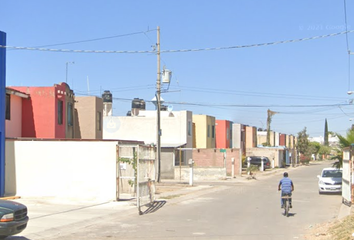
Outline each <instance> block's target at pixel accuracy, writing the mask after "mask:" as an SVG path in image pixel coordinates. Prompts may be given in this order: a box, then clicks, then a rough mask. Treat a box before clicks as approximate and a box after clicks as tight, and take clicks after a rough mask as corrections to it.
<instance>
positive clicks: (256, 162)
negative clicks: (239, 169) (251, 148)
mask: <svg viewBox="0 0 354 240" xmlns="http://www.w3.org/2000/svg"><path fill="white" fill-rule="evenodd" d="M261 161H263V170H265V169H268V168H270V167H271V166H270V161H269V158H267V157H263V156H249V157H247V158H246V164H247V163H248V162H250V164H251V165H256V166H258V167H261V164H262V162H261Z"/></svg>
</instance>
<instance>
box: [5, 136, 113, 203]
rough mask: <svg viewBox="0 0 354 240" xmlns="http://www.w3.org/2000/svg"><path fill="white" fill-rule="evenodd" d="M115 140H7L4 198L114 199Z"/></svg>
mask: <svg viewBox="0 0 354 240" xmlns="http://www.w3.org/2000/svg"><path fill="white" fill-rule="evenodd" d="M116 146H117V142H116V141H50V140H49V141H23V140H22V141H21V140H10V139H7V140H6V156H5V161H6V167H5V196H14V195H16V196H21V197H33V196H35V197H62V198H73V199H81V200H115V199H116V177H117V173H116V171H117V170H116V169H117V166H116V159H117V156H116V154H117V153H116Z"/></svg>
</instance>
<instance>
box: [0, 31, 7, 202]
mask: <svg viewBox="0 0 354 240" xmlns="http://www.w3.org/2000/svg"><path fill="white" fill-rule="evenodd" d="M0 45H2V46H6V33H4V32H1V31H0ZM5 76H6V49H5V48H0V196H1V197H2V196H4V194H5V106H6V105H5V99H6V97H5V94H6V93H5V91H6V90H5V89H6V83H5V79H6V78H5Z"/></svg>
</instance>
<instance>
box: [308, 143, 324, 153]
mask: <svg viewBox="0 0 354 240" xmlns="http://www.w3.org/2000/svg"><path fill="white" fill-rule="evenodd" d="M309 148H310V152H311V154H315V156H316V155H317V154H318V152H319V151H320V149H321V144H320V143H318V142H309Z"/></svg>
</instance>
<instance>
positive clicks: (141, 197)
mask: <svg viewBox="0 0 354 240" xmlns="http://www.w3.org/2000/svg"><path fill="white" fill-rule="evenodd" d="M137 162H138V164H137V205H138V208H139V213H141V212H142V211H141V207H142V206H148V205H149V204H152V203H153V202H154V201H155V189H156V188H155V181H156V169H155V148H154V147H150V146H142V145H140V146H139V150H138V159H137Z"/></svg>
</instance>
